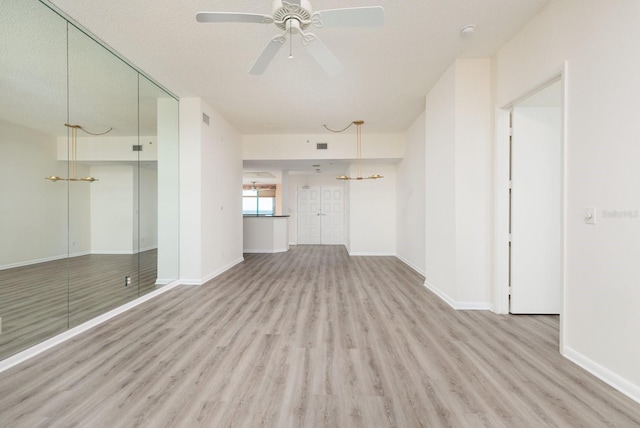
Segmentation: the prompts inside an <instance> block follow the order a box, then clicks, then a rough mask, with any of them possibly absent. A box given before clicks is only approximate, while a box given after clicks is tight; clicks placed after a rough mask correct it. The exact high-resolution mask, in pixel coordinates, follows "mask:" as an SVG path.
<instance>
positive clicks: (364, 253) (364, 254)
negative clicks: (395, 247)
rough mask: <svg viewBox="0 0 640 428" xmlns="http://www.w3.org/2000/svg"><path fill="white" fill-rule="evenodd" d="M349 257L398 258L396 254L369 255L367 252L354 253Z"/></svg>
mask: <svg viewBox="0 0 640 428" xmlns="http://www.w3.org/2000/svg"><path fill="white" fill-rule="evenodd" d="M349 256H353V257H360V256H365V257H397V256H396V254H395V253H367V252H353V253H349Z"/></svg>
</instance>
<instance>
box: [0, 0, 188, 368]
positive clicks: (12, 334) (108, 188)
mask: <svg viewBox="0 0 640 428" xmlns="http://www.w3.org/2000/svg"><path fill="white" fill-rule="evenodd" d="M7 3H8V4H7ZM0 84H1V85H0V86H1V87H2V96H1V97H0V191H1V194H2V196H3V197H2V198H0V237H1V239H2V241H1V242H2V246H1V247H0V359H3V358H6V357H7V356H10V355H12V354H15V353H16V352H18V351H21V350H23V349H25V348H27V347H29V346H32V345H34V344H36V343H38V342H40V341H42V340H44V339H47V338H49V337H52V336H54V335H56V334H58V333H60V332H62V331H64V330H65V329H67V328H69V327H73V326H76V325H78V324H80V323H82V322H84V321H87V320H89V319H91V318H94V317H96V316H98V315H100V314H102V313H104V312H106V311H108V310H110V309H113V308H115V307H118V306H120V305H122V304H123V303H126V302H128V301H131V300H132V299H135V298H136V297H138V296H140V295H142V294H145V293H147V292H149V291H152V290H154V289H156V288H157V287H159V286H162V285H164V284H167V283H170V282H172V281H174V280H176V279H177V278H178V276H179V272H178V266H179V263H178V252H179V248H178V227H179V224H178V214H177V213H178V209H179V206H178V204H179V195H178V102H177V100H176V99H175V98H173V97H172V96H171V95H170V94H168V93H166V92H165V91H163V90H162V89H161V88H159V87H158V86H157V85H155V84H154V83H153V82H152V81H150V80H149V79H147V78H146V77H145V76H143V75H141V74H140V73H139V72H138V71H136V70H135V68H133V67H132V66H131V65H129V64H128V63H126V62H124V61H123V60H122V59H120V58H119V57H117V56H115V55H114V54H112V53H111V52H110V51H108V50H107V49H105V48H104V47H103V46H102V45H101V44H100V43H98V42H97V41H96V40H94V39H93V38H92V37H90V36H88V35H87V34H86V33H85V32H83V31H81V30H79V29H78V28H76V27H74V26H73V25H71V24H70V23H68V22H67V21H66V20H65V19H64V18H63V17H61V16H60V15H59V14H58V13H57V12H55V11H53V10H51V9H50V8H49V7H48V6H46V5H45V4H42V3H40V2H39V1H36V0H27V1H22V2H3V3H1V4H0ZM70 126H71V127H70ZM75 126H81V127H82V128H81V129H79V128H74V127H75ZM74 129H75V131H76V132H77V139H74V138H71V137H72V135H73V131H74ZM105 131H108V132H106V133H105ZM94 134H96V135H94ZM97 134H102V135H97ZM73 142H75V144H73ZM51 176H54V177H60V178H61V179H60V180H55V179H54V180H50V179H49V180H47V179H45V177H51ZM80 177H95V178H96V179H97V181H93V182H91V181H82V180H73V178H80ZM158 260H160V262H161V265H160V268H159V267H158Z"/></svg>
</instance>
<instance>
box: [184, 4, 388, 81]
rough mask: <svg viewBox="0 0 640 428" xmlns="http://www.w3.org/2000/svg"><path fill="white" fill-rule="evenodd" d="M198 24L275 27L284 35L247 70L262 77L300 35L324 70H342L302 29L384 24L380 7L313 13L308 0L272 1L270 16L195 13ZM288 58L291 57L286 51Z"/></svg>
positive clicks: (315, 38)
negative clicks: (246, 24) (237, 24)
mask: <svg viewBox="0 0 640 428" xmlns="http://www.w3.org/2000/svg"><path fill="white" fill-rule="evenodd" d="M196 20H197V21H198V22H245V23H252V24H275V25H276V27H278V28H279V29H281V30H284V33H282V34H281V35H278V36H275V37H274V38H272V39H271V41H270V42H269V43H268V44H267V46H266V47H265V48H264V50H263V51H262V53H261V54H260V56H259V57H258V59H257V60H256V62H255V63H254V64H253V66H252V67H251V70H249V73H251V74H262V73H264V71H265V70H266V69H267V67H268V66H269V63H270V62H271V61H272V60H273V58H274V57H275V56H276V54H277V53H278V51H279V50H280V48H281V47H282V46H283V45H284V44H285V42H286V41H287V34H288V35H289V43H290V44H291V40H292V37H293V35H294V34H300V36H301V40H302V45H303V46H304V47H305V48H306V50H307V52H309V54H310V55H311V56H312V57H313V59H315V60H316V62H317V63H318V64H320V66H321V67H322V68H323V69H324V71H325V72H326V73H327V74H328V75H330V76H335V75H337V74H338V73H340V72H341V71H342V64H341V63H340V61H338V59H337V58H336V57H335V56H334V55H333V54H332V53H331V51H330V50H329V49H328V48H327V47H326V46H325V44H324V43H322V41H321V40H320V39H319V38H318V36H316V35H315V34H313V33H308V32H306V31H305V30H307V28H309V27H310V26H312V25H313V26H314V27H317V28H324V27H380V26H382V24H383V23H384V9H383V8H382V7H381V6H371V7H351V8H342V9H327V10H319V11H317V12H314V11H313V9H312V8H311V4H310V3H309V1H308V0H286V1H285V0H274V2H273V12H272V14H271V15H262V14H257V13H236V12H198V13H197V14H196ZM289 58H293V56H292V55H291V52H289Z"/></svg>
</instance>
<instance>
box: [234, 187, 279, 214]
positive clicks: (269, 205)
mask: <svg viewBox="0 0 640 428" xmlns="http://www.w3.org/2000/svg"><path fill="white" fill-rule="evenodd" d="M242 214H243V215H275V214H276V186H275V184H268V185H264V184H263V185H255V184H254V185H253V186H251V185H245V186H242Z"/></svg>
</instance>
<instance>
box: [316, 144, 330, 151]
mask: <svg viewBox="0 0 640 428" xmlns="http://www.w3.org/2000/svg"><path fill="white" fill-rule="evenodd" d="M328 148H329V144H328V143H316V150H327V149H328Z"/></svg>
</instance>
